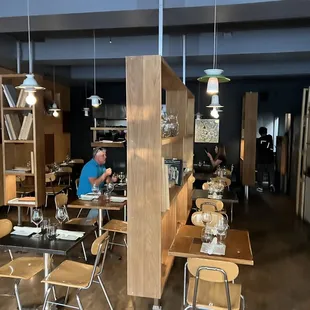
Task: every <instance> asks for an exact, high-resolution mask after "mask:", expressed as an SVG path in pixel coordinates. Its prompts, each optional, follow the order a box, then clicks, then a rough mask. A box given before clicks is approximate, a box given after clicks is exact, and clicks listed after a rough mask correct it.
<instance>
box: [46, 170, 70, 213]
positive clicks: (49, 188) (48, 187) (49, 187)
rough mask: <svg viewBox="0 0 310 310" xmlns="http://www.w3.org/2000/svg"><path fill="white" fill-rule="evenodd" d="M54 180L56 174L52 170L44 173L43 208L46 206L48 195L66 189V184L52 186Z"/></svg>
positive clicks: (53, 194)
mask: <svg viewBox="0 0 310 310" xmlns="http://www.w3.org/2000/svg"><path fill="white" fill-rule="evenodd" d="M55 180H56V174H55V173H54V172H50V173H46V174H45V185H46V187H45V192H46V193H45V208H46V207H47V201H48V197H49V196H53V197H55V196H56V195H57V194H59V193H61V192H63V191H65V190H66V189H68V186H54V182H55Z"/></svg>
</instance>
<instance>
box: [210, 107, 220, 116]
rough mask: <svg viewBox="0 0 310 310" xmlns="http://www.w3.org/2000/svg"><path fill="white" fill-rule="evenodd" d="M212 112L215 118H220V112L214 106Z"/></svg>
mask: <svg viewBox="0 0 310 310" xmlns="http://www.w3.org/2000/svg"><path fill="white" fill-rule="evenodd" d="M210 114H211V116H212V117H213V118H219V116H220V115H219V113H218V112H217V108H213V109H212V110H211V113H210Z"/></svg>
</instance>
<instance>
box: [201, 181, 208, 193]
mask: <svg viewBox="0 0 310 310" xmlns="http://www.w3.org/2000/svg"><path fill="white" fill-rule="evenodd" d="M202 189H203V190H204V191H207V190H208V189H209V184H208V182H205V183H203V184H202Z"/></svg>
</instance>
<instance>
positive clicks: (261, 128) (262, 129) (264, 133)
mask: <svg viewBox="0 0 310 310" xmlns="http://www.w3.org/2000/svg"><path fill="white" fill-rule="evenodd" d="M258 132H259V134H260V135H261V136H266V135H267V128H266V127H260V128H259V130H258Z"/></svg>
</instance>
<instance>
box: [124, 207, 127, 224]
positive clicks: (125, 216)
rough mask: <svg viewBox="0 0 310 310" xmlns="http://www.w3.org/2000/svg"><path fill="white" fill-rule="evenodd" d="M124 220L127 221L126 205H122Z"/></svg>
mask: <svg viewBox="0 0 310 310" xmlns="http://www.w3.org/2000/svg"><path fill="white" fill-rule="evenodd" d="M124 222H127V205H124Z"/></svg>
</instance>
